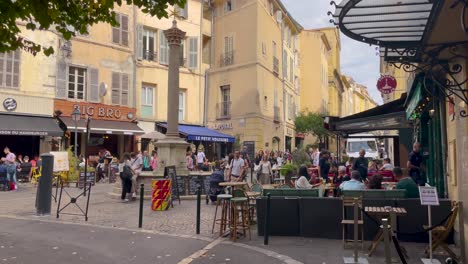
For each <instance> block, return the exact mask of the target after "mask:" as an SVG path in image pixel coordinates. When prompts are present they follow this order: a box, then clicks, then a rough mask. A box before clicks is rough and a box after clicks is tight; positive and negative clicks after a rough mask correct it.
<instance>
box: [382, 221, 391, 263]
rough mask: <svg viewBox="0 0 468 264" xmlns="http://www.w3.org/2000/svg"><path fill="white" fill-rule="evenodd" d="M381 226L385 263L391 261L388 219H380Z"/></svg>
mask: <svg viewBox="0 0 468 264" xmlns="http://www.w3.org/2000/svg"><path fill="white" fill-rule="evenodd" d="M382 228H383V237H384V247H385V264H391V263H392V255H391V252H390V228H389V225H388V219H387V218H384V219H382Z"/></svg>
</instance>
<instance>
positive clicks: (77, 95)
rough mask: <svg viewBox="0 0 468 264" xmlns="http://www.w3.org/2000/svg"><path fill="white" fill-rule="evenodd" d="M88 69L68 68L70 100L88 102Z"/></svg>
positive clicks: (68, 93)
mask: <svg viewBox="0 0 468 264" xmlns="http://www.w3.org/2000/svg"><path fill="white" fill-rule="evenodd" d="M86 78H87V76H86V69H84V68H78V67H69V68H68V91H67V97H68V99H75V100H86V97H85V96H86Z"/></svg>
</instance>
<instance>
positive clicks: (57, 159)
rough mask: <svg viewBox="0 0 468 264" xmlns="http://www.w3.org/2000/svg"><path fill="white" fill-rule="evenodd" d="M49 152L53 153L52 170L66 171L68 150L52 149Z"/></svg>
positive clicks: (67, 168) (68, 167)
mask: <svg viewBox="0 0 468 264" xmlns="http://www.w3.org/2000/svg"><path fill="white" fill-rule="evenodd" d="M50 154H52V155H54V172H61V171H68V170H69V169H70V164H69V162H68V152H66V151H54V152H50Z"/></svg>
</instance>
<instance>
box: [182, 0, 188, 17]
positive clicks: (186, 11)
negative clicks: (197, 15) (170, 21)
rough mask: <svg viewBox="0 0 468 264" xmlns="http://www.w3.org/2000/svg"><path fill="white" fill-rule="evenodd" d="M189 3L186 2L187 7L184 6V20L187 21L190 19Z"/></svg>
mask: <svg viewBox="0 0 468 264" xmlns="http://www.w3.org/2000/svg"><path fill="white" fill-rule="evenodd" d="M188 2H189V1H187V2H185V5H184V11H183V12H184V18H185V19H187V18H188Z"/></svg>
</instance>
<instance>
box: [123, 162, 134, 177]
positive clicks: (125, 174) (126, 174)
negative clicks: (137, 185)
mask: <svg viewBox="0 0 468 264" xmlns="http://www.w3.org/2000/svg"><path fill="white" fill-rule="evenodd" d="M132 176H133V173H132V168H130V166H128V165H124V166H123V169H122V173H120V177H121V178H122V179H123V180H129V179H132Z"/></svg>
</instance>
